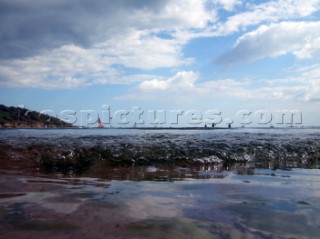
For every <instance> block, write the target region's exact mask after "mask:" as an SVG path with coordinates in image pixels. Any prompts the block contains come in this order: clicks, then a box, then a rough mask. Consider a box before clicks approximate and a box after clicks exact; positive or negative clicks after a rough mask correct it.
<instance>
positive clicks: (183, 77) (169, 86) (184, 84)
mask: <svg viewBox="0 0 320 239" xmlns="http://www.w3.org/2000/svg"><path fill="white" fill-rule="evenodd" d="M198 78H199V76H198V74H196V73H194V72H192V71H180V72H178V73H177V74H175V75H174V76H173V77H171V78H169V79H167V80H158V79H153V80H148V81H143V82H142V83H141V84H140V85H139V88H140V89H141V90H181V89H183V90H185V89H190V88H191V89H192V88H193V87H194V83H195V82H196V81H197V80H198Z"/></svg>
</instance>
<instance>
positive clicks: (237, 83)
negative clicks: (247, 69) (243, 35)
mask: <svg viewBox="0 0 320 239" xmlns="http://www.w3.org/2000/svg"><path fill="white" fill-rule="evenodd" d="M299 72H300V76H299V77H288V78H285V79H277V80H275V81H265V82H264V85H261V86H259V87H257V86H255V84H254V82H253V81H251V80H235V79H222V80H210V81H206V82H200V81H199V79H200V75H199V74H197V73H194V72H192V71H181V72H177V73H176V74H175V75H174V76H173V77H170V78H168V79H152V80H146V81H143V82H142V83H140V84H139V86H138V88H135V89H133V90H132V91H131V92H129V94H128V95H126V96H121V97H117V99H128V98H130V99H140V100H155V101H166V102H190V101H196V100H199V99H202V100H204V99H207V98H208V97H209V98H210V99H211V100H212V99H213V98H220V99H226V98H228V99H236V100H242V101H252V100H254V101H255V102H274V101H288V102H313V101H320V97H319V95H320V65H314V66H313V67H312V68H307V69H302V70H299Z"/></svg>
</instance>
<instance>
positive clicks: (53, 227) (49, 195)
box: [0, 169, 320, 239]
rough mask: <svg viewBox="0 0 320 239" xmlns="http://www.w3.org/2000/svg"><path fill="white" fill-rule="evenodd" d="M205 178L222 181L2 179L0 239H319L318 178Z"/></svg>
mask: <svg viewBox="0 0 320 239" xmlns="http://www.w3.org/2000/svg"><path fill="white" fill-rule="evenodd" d="M132 170H134V169H132ZM139 170H141V169H139ZM247 172H248V171H247ZM206 173H207V174H211V175H215V174H219V175H223V177H211V178H209V179H194V178H192V177H191V176H189V177H188V175H187V177H184V178H180V179H179V180H178V179H177V180H171V181H153V180H149V181H130V180H120V181H119V180H105V179H101V178H91V177H78V178H75V177H66V176H65V175H61V174H50V175H41V176H40V175H38V176H30V175H29V176H26V175H25V174H24V173H21V172H16V171H1V173H0V192H1V193H0V233H1V238H4V239H6V238H8V239H9V238H62V239H64V238H258V239H259V238H318V235H319V234H320V227H319V226H320V219H319V217H318V215H319V212H320V193H319V192H320V190H319V189H320V172H319V171H318V170H312V169H293V170H289V171H288V170H286V171H284V170H269V169H251V170H250V173H243V171H241V172H239V171H238V172H236V171H215V170H211V171H207V172H206Z"/></svg>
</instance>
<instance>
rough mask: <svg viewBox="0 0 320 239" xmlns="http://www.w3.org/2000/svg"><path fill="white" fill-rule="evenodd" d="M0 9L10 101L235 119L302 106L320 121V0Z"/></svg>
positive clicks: (7, 4) (308, 121)
mask: <svg viewBox="0 0 320 239" xmlns="http://www.w3.org/2000/svg"><path fill="white" fill-rule="evenodd" d="M0 9H1V11H0V32H1V35H0V44H1V51H0V87H1V88H0V103H2V104H5V105H11V106H18V105H25V106H26V107H27V108H29V109H33V110H38V111H42V110H45V109H50V110H52V111H54V112H57V114H58V113H59V112H61V111H63V110H66V109H68V110H74V111H76V112H77V114H78V113H79V111H80V110H96V111H101V108H102V105H105V104H108V105H109V106H110V107H111V114H113V113H114V112H115V111H116V110H120V109H127V110H130V109H132V107H134V106H140V107H141V108H142V109H143V110H145V111H147V110H150V109H156V110H159V109H164V110H177V109H181V110H183V111H187V110H198V111H200V112H202V113H204V112H205V111H207V110H217V111H220V112H221V115H223V117H224V118H225V117H227V118H228V117H229V118H232V119H234V117H235V114H236V112H238V111H240V110H248V111H251V112H253V113H254V112H256V111H259V110H260V111H261V110H264V111H265V112H266V111H268V112H271V113H272V114H274V112H276V111H279V110H298V111H301V113H302V115H303V125H315V126H319V125H320V112H319V109H320V30H319V29H320V0H307V1H306V0H304V1H301V0H279V1H240V0H163V1H151V0H119V1H109V0H91V1H87V0H73V1H64V0H46V1H41V2H39V1H35V0H24V1H20V0H1V2H0ZM253 113H252V115H253ZM221 124H225V122H224V121H223V122H221ZM270 124H272V122H270Z"/></svg>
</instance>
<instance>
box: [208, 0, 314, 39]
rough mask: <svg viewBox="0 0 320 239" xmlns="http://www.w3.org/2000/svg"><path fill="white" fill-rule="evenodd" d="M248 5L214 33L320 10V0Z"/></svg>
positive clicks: (237, 29) (236, 29)
mask: <svg viewBox="0 0 320 239" xmlns="http://www.w3.org/2000/svg"><path fill="white" fill-rule="evenodd" d="M247 5H248V6H249V10H247V11H244V12H242V13H239V14H235V15H232V16H231V17H229V18H228V20H227V21H226V22H225V23H221V24H220V25H219V26H218V27H217V28H216V30H215V31H214V32H213V35H228V34H231V33H234V32H237V31H240V30H244V29H246V28H247V27H249V26H255V25H258V24H261V23H264V22H268V23H269V22H278V21H280V20H288V19H296V18H301V17H306V16H309V15H311V14H313V13H314V12H316V11H319V7H320V0H310V1H309V0H308V1H304V0H279V1H267V2H265V3H262V4H258V5H252V4H249V3H248V4H247Z"/></svg>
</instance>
